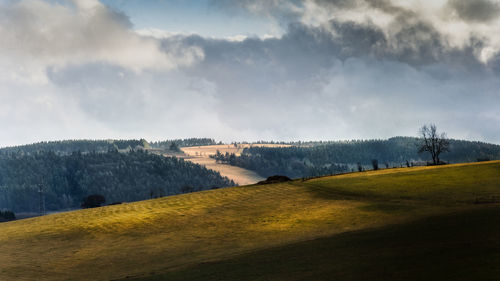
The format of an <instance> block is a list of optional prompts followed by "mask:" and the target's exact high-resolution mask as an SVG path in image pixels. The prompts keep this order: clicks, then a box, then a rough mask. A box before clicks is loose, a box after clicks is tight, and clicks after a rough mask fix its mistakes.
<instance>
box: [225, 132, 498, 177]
mask: <svg viewBox="0 0 500 281" xmlns="http://www.w3.org/2000/svg"><path fill="white" fill-rule="evenodd" d="M417 142H418V139H417V138H412V137H394V138H390V139H387V140H352V141H333V142H302V143H300V142H299V143H293V145H292V146H291V147H257V146H255V147H250V148H246V149H245V150H244V151H243V153H242V155H241V156H236V155H229V154H228V155H220V156H219V157H218V158H217V156H216V157H215V158H216V159H217V160H218V161H219V162H223V163H227V164H230V165H234V166H238V167H242V168H245V169H248V170H252V171H255V172H257V173H258V174H259V175H261V176H262V177H268V176H272V175H276V174H281V175H285V176H288V177H291V178H298V177H310V176H321V175H328V174H336V173H342V172H348V171H352V170H357V165H358V163H359V164H360V165H361V166H362V168H363V169H371V163H372V160H374V159H376V160H377V161H378V163H379V166H380V167H381V168H385V167H386V166H387V167H395V166H396V167H400V166H406V165H407V164H409V165H425V163H426V162H427V161H430V157H429V156H428V155H427V154H419V153H417V146H416V143H417ZM441 159H442V160H444V161H446V162H449V163H463V162H474V161H478V160H487V159H489V160H496V159H500V145H495V144H489V143H483V142H473V141H464V140H453V139H452V140H450V152H446V153H443V154H442V157H441Z"/></svg>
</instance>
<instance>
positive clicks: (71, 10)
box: [0, 0, 203, 75]
mask: <svg viewBox="0 0 500 281" xmlns="http://www.w3.org/2000/svg"><path fill="white" fill-rule="evenodd" d="M72 3H73V4H74V5H71V3H69V2H65V5H63V4H58V3H57V2H55V3H49V2H46V1H41V0H23V1H19V2H9V3H8V4H3V5H1V6H0V26H1V28H0V38H2V44H1V45H0V56H1V57H2V58H3V60H8V59H10V60H11V61H12V62H15V63H16V64H18V65H20V66H23V67H25V68H26V69H37V67H36V65H38V66H39V67H38V69H37V70H38V72H40V69H39V68H42V70H43V68H44V67H47V66H53V67H63V66H66V65H70V64H81V63H91V62H104V63H110V64H114V65H118V66H122V67H125V68H128V69H132V70H134V71H142V70H144V69H160V70H161V69H174V68H177V67H179V66H187V65H191V64H193V63H195V62H197V61H198V60H201V59H203V52H202V50H200V49H197V48H195V47H192V48H186V49H173V50H162V49H161V47H160V43H159V41H158V40H156V39H154V38H151V37H144V36H140V35H139V34H137V33H136V32H134V31H132V30H131V23H130V21H129V20H128V18H127V17H126V16H125V15H123V14H120V13H118V12H115V11H111V10H110V9H109V8H107V7H106V6H104V5H103V4H101V3H100V2H99V1H96V0H94V1H90V0H79V1H72ZM172 47H178V48H182V47H183V46H172ZM42 72H43V71H42ZM36 75H39V73H38V74H36Z"/></svg>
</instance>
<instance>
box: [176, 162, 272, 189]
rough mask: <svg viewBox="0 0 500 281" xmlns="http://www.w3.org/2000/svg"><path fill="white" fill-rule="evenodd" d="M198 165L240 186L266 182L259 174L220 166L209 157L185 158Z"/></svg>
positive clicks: (228, 166) (238, 168)
mask: <svg viewBox="0 0 500 281" xmlns="http://www.w3.org/2000/svg"><path fill="white" fill-rule="evenodd" d="M184 159H185V160H186V161H191V162H193V163H196V164H200V165H203V166H205V167H206V168H207V169H210V170H214V171H217V172H219V173H220V174H221V175H222V176H224V177H228V178H229V179H232V180H233V181H234V182H235V183H236V184H238V185H249V184H254V183H257V182H259V181H261V180H264V178H263V177H261V176H259V175H258V174H257V173H255V172H253V171H250V170H247V169H243V168H240V167H236V166H231V165H227V164H219V163H217V162H215V160H214V159H212V158H208V157H190V158H184Z"/></svg>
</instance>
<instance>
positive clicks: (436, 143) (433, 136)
mask: <svg viewBox="0 0 500 281" xmlns="http://www.w3.org/2000/svg"><path fill="white" fill-rule="evenodd" d="M419 134H420V137H421V138H422V139H421V140H420V143H419V144H418V153H422V152H426V151H427V152H429V153H430V154H431V157H432V163H433V164H434V165H438V164H440V160H439V155H440V154H441V153H442V152H446V151H449V146H450V142H449V141H448V139H447V138H446V134H445V133H441V134H439V133H438V132H437V128H436V125H434V124H430V125H424V126H422V128H420V131H419Z"/></svg>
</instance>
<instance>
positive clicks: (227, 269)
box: [0, 161, 500, 280]
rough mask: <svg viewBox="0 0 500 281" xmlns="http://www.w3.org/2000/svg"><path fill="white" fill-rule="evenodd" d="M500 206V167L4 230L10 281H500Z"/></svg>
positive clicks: (0, 269) (351, 177) (367, 179)
mask: <svg viewBox="0 0 500 281" xmlns="http://www.w3.org/2000/svg"><path fill="white" fill-rule="evenodd" d="M499 195H500V161H494V162H483V163H474V164H459V165H448V166H439V167H415V168H401V169H389V170H381V171H373V172H372V171H370V172H362V173H352V174H346V175H340V176H332V177H323V178H317V179H312V180H308V181H302V180H296V181H293V182H288V183H281V184H273V185H262V186H244V187H234V188H226V189H219V190H211V191H204V192H198V193H192V194H185V195H179V196H172V197H166V198H161V199H156V200H148V201H142V202H136V203H129V204H122V205H115V206H109V207H102V208H96V209H87V210H79V211H74V212H68V213H60V214H54V215H48V216H44V217H38V218H32V219H25V220H19V221H14V222H8V223H2V224H0V280H112V279H129V278H133V279H144V280H149V279H152V280H255V279H260V280H321V279H323V280H325V279H326V280H391V279H392V280H401V279H404V280H433V279H434V280H498V278H500V277H497V276H500V274H499V270H498V269H499V268H500V257H499V249H500V246H499V243H500V238H498V237H500V235H499V234H500V219H499V218H500V204H495V200H497V199H495V197H498V196H499ZM476 201H478V202H481V203H483V204H475V202H476ZM499 203H500V202H499Z"/></svg>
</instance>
